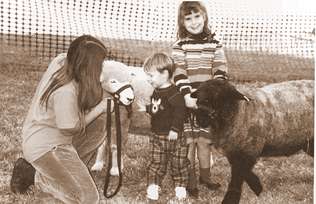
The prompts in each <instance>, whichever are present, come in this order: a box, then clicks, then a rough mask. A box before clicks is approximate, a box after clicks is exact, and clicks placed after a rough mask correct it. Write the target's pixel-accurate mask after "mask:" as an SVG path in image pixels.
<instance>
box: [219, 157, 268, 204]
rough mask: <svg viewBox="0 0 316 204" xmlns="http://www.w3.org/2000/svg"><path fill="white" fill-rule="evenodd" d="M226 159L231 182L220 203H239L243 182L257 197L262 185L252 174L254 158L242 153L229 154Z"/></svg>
mask: <svg viewBox="0 0 316 204" xmlns="http://www.w3.org/2000/svg"><path fill="white" fill-rule="evenodd" d="M227 158H228V161H229V163H230V164H231V181H230V183H229V186H228V189H227V192H226V195H225V197H224V200H223V202H222V203H224V204H228V203H233V204H235V203H236V204H237V203H239V201H240V197H241V189H242V184H243V182H244V181H246V182H247V183H248V185H249V186H250V188H251V189H252V190H253V191H254V192H255V193H256V194H257V195H259V194H260V193H261V191H262V185H261V183H260V180H259V178H258V177H257V176H256V175H255V174H254V173H253V172H252V168H253V166H254V165H255V163H256V160H255V158H254V157H251V156H249V155H247V154H245V153H243V152H234V153H231V154H230V155H229V156H228V157H227Z"/></svg>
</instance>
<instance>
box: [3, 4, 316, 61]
mask: <svg viewBox="0 0 316 204" xmlns="http://www.w3.org/2000/svg"><path fill="white" fill-rule="evenodd" d="M203 2H204V4H205V5H206V7H207V9H208V12H209V19H210V24H211V26H212V30H213V31H215V32H216V33H217V35H216V37H217V38H218V39H219V40H221V41H222V43H223V44H224V46H225V47H226V48H227V49H235V50H246V51H259V52H261V51H262V52H271V53H276V54H288V55H294V56H298V57H304V58H312V57H313V55H314V50H313V49H314V47H313V46H314V42H315V20H316V15H315V11H314V10H313V9H312V8H311V9H306V8H308V6H305V7H304V8H303V9H299V8H298V7H297V6H296V4H295V3H296V2H298V1H296V0H289V1H285V0H276V1H272V0H267V1H264V2H262V1H252V0H240V1H234V0H205V1H203ZM307 2H311V1H310V0H308V1H307ZM179 3H180V0H174V1H166V0H146V1H143V0H120V1H116V0H0V15H1V22H0V23H1V24H0V29H1V31H0V37H1V41H2V43H3V44H9V45H17V46H23V47H27V48H30V50H31V52H32V53H34V54H35V53H36V54H37V55H41V56H47V57H52V56H55V55H56V54H57V53H60V52H64V51H66V50H67V48H68V45H69V43H70V41H71V40H72V39H73V38H74V37H76V36H79V35H81V34H92V35H95V36H99V37H102V38H103V39H104V40H105V42H106V45H107V46H109V47H111V48H113V53H112V54H113V57H114V58H116V59H118V60H120V61H123V62H126V63H128V64H131V65H139V64H141V63H142V59H140V58H141V57H138V58H137V57H135V56H134V55H133V51H134V50H133V49H134V47H135V46H138V47H142V46H145V44H146V43H144V42H147V46H148V45H149V46H152V50H159V49H167V48H168V46H169V45H170V44H171V43H172V42H173V41H175V40H176V19H177V8H178V5H179ZM291 3H292V4H291ZM284 5H287V7H284ZM298 5H299V4H298ZM283 7H284V8H283ZM133 46H134V47H133ZM117 50H119V51H117ZM122 53H123V54H122Z"/></svg>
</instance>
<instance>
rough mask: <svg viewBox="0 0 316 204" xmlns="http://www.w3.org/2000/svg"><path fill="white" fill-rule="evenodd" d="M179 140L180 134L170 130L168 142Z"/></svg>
mask: <svg viewBox="0 0 316 204" xmlns="http://www.w3.org/2000/svg"><path fill="white" fill-rule="evenodd" d="M177 138H178V133H177V132H175V131H173V130H170V131H169V134H168V140H176V139H177Z"/></svg>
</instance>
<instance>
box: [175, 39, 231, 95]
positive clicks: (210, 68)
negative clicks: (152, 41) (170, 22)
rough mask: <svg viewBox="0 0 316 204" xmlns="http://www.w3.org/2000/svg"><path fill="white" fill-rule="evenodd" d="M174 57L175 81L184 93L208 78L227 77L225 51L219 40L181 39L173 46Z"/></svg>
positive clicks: (189, 91)
mask: <svg viewBox="0 0 316 204" xmlns="http://www.w3.org/2000/svg"><path fill="white" fill-rule="evenodd" d="M172 57H173V59H174V62H175V66H176V68H175V72H174V82H175V84H176V86H177V87H178V88H179V90H180V92H181V93H182V94H183V95H186V94H188V93H191V92H192V89H196V88H197V87H198V86H199V85H200V83H201V82H204V81H206V80H209V79H213V78H222V79H227V66H226V57H225V53H224V50H223V47H222V45H221V44H220V43H219V42H218V41H217V40H214V39H211V40H210V39H208V38H205V39H203V40H195V39H191V38H185V39H181V40H179V41H177V42H176V43H175V44H174V45H173V46H172Z"/></svg>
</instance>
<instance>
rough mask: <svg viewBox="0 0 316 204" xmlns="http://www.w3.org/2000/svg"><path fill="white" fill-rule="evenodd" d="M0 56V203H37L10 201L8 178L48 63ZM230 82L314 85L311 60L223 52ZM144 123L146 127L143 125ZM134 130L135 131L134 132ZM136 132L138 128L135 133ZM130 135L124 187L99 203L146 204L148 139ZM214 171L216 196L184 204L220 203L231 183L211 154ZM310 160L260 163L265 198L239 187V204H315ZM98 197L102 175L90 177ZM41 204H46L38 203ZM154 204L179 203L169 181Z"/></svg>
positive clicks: (28, 198) (33, 195)
mask: <svg viewBox="0 0 316 204" xmlns="http://www.w3.org/2000/svg"><path fill="white" fill-rule="evenodd" d="M2 51H3V52H4V53H0V56H1V57H0V63H1V64H0V70H1V72H0V98H1V102H0V112H1V115H0V128H1V129H0V166H1V169H0V203H5V204H7V203H35V202H36V201H38V200H40V196H41V194H40V192H38V191H37V190H36V189H33V191H32V192H30V193H29V195H14V194H12V193H11V192H10V186H9V182H10V176H11V172H12V169H13V162H14V161H15V160H16V159H17V158H18V157H19V156H21V128H22V124H23V120H24V118H25V116H26V112H27V110H28V106H29V104H30V101H31V97H32V95H33V93H34V91H35V88H36V85H37V82H38V81H39V79H40V77H41V75H42V70H44V69H45V67H46V66H47V62H39V59H37V58H31V57H28V56H27V54H26V53H25V52H23V51H20V50H13V49H12V50H9V49H7V50H5V51H4V50H2ZM226 53H227V58H228V63H229V69H230V73H231V77H232V79H233V81H234V82H235V83H238V84H240V83H245V82H247V85H251V86H261V85H262V84H265V83H270V82H277V81H284V80H290V79H314V62H313V61H312V60H306V59H298V58H291V57H288V56H277V55H258V53H255V54H253V53H242V52H234V51H227V52H226ZM141 117H142V116H141V115H137V114H136V116H135V117H134V118H133V125H132V130H133V127H138V128H139V124H138V125H137V123H140V124H141V123H142V122H144V121H140V122H139V119H140V118H141ZM144 123H146V122H144ZM134 129H135V128H134ZM135 130H137V128H136V129H135ZM136 132H139V131H132V133H131V134H129V139H128V144H127V146H126V150H125V152H126V154H125V156H124V166H125V170H124V181H123V187H122V189H121V191H120V192H119V194H118V195H117V196H116V197H114V198H113V199H110V200H105V198H103V199H102V203H145V202H146V198H145V193H146V181H145V177H144V175H145V173H146V172H145V168H144V167H145V165H146V162H147V160H148V151H149V147H148V137H146V136H144V135H139V134H135V133H136ZM215 158H216V163H215V165H214V166H213V167H212V174H213V178H214V179H215V180H216V181H218V182H220V183H221V184H222V186H221V188H220V189H219V190H216V191H208V190H207V189H206V188H205V187H203V186H199V189H200V197H199V199H197V200H193V199H190V198H189V199H187V200H186V201H185V203H220V201H221V200H222V198H223V196H224V193H225V191H226V188H227V185H228V181H229V178H230V168H229V165H228V162H227V160H226V159H225V158H224V157H223V156H221V155H220V154H218V153H215ZM313 166H314V162H313V159H312V158H310V157H309V156H307V155H306V154H304V153H302V152H300V153H297V154H295V155H293V156H290V157H279V158H261V159H260V160H259V161H258V163H257V164H256V166H255V168H254V171H255V172H256V173H257V175H258V176H259V177H260V179H261V182H262V183H263V186H264V191H263V193H262V194H261V195H260V196H259V197H256V196H255V194H254V193H253V192H252V191H251V190H250V189H249V187H248V186H247V185H244V186H243V194H242V199H241V203H242V204H246V203H247V204H248V203H264V204H265V203H271V204H275V203H284V204H292V203H313V176H314V173H313ZM94 177H95V180H96V182H97V185H98V187H99V189H100V194H102V189H103V180H104V172H103V173H98V174H94ZM42 203H46V201H44V200H42ZM158 203H177V201H176V200H174V190H173V186H172V181H171V178H170V176H167V177H166V178H165V182H164V185H163V186H162V192H161V198H160V200H159V202H158Z"/></svg>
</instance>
